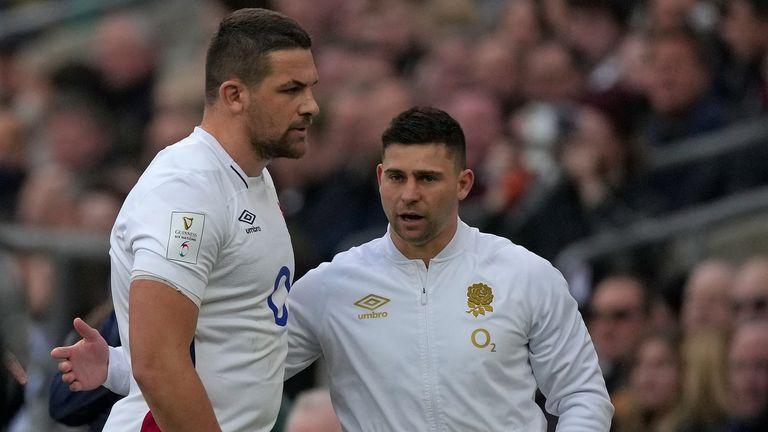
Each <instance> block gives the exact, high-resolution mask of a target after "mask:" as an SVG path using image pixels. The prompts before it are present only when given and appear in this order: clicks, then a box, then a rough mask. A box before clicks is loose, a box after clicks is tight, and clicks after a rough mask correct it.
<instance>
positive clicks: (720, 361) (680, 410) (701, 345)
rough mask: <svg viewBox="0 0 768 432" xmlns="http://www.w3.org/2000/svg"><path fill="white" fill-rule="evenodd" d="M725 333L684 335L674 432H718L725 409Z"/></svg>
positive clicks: (702, 332) (726, 401)
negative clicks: (681, 371)
mask: <svg viewBox="0 0 768 432" xmlns="http://www.w3.org/2000/svg"><path fill="white" fill-rule="evenodd" d="M726 339H727V333H725V332H723V331H721V330H716V329H711V330H702V331H699V332H696V333H688V334H686V335H685V336H684V339H683V344H682V346H681V348H680V350H681V353H682V358H683V376H682V391H681V394H680V398H679V401H678V404H677V405H678V407H677V409H676V411H677V412H676V414H675V424H676V426H675V431H677V432H721V430H722V429H721V427H722V425H723V421H724V420H725V417H726V411H727V407H728V400H727V394H728V392H727V390H726V388H727V387H726V372H725V371H726V359H725V354H726V351H727V348H726V345H727V340H726Z"/></svg>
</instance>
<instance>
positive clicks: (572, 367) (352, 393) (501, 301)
mask: <svg viewBox="0 0 768 432" xmlns="http://www.w3.org/2000/svg"><path fill="white" fill-rule="evenodd" d="M288 308H289V319H288V344H289V347H288V358H287V363H286V378H288V377H290V376H292V375H294V374H295V373H297V372H298V371H300V370H302V369H304V368H305V367H307V366H308V365H309V364H311V363H312V362H313V361H314V360H316V359H317V358H319V357H320V356H323V357H324V358H325V362H326V365H327V368H328V374H329V383H330V390H331V396H332V400H333V405H334V408H335V409H336V412H337V414H338V416H339V419H340V420H341V424H342V426H343V428H344V430H345V431H366V432H368V431H388V432H393V431H394V432H426V431H457V432H459V431H460V432H467V431H494V432H498V431H510V432H511V431H520V432H529V431H535V432H539V431H544V430H545V429H546V426H545V424H546V423H545V419H544V416H543V414H542V413H541V410H540V409H539V408H538V407H537V406H536V404H535V403H534V393H535V390H536V388H537V387H539V388H540V389H541V390H542V392H543V393H544V394H545V395H546V396H547V404H546V408H547V410H548V411H549V412H551V413H552V414H555V415H558V416H560V421H559V424H558V429H557V430H558V431H563V432H564V431H573V432H575V431H584V432H600V431H608V429H609V426H610V421H611V416H612V414H613V407H612V405H611V403H610V400H609V397H608V394H607V392H606V389H605V383H604V381H603V378H602V375H601V373H600V369H599V367H598V364H597V356H596V354H595V351H594V348H593V346H592V342H591V340H590V337H589V335H588V334H587V330H586V327H585V325H584V322H583V321H582V318H581V315H580V314H579V312H578V310H577V306H576V302H575V301H574V299H573V298H572V297H571V296H570V294H569V292H568V288H567V285H566V282H565V280H564V279H563V277H562V276H561V275H560V273H559V272H558V271H557V270H556V269H555V268H553V267H552V266H551V265H550V264H549V263H548V262H547V261H546V260H544V259H542V258H540V257H538V256H536V255H534V254H532V253H530V252H528V251H527V250H525V249H524V248H522V247H519V246H516V245H514V244H512V243H511V242H510V241H508V240H506V239H503V238H500V237H497V236H493V235H489V234H483V233H480V232H479V231H478V230H477V229H475V228H471V227H469V226H468V225H466V224H464V223H463V222H461V221H460V222H459V228H458V231H457V233H456V235H455V236H454V238H453V239H452V241H451V242H450V243H449V244H448V245H447V246H446V248H445V249H444V250H443V251H442V252H440V254H439V255H438V256H437V257H435V258H434V259H433V260H432V261H431V262H430V264H429V267H427V266H425V265H424V262H423V261H421V260H409V259H407V258H406V257H404V256H403V255H402V254H401V253H400V252H399V251H398V250H397V249H396V248H395V246H394V244H393V243H392V241H391V239H390V236H389V232H388V233H387V234H386V235H384V236H383V237H381V238H379V239H376V240H373V241H371V242H369V243H366V244H364V245H362V246H360V247H356V248H353V249H351V250H350V251H347V252H344V253H341V254H339V255H337V256H336V257H335V258H334V259H333V261H332V262H331V263H324V264H322V265H320V266H319V267H318V268H316V269H314V270H312V271H310V272H308V273H307V274H306V275H305V276H304V277H302V278H301V279H300V280H299V281H297V282H296V283H295V284H294V286H293V287H292V289H291V292H290V294H289V296H288Z"/></svg>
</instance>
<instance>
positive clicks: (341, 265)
mask: <svg viewBox="0 0 768 432" xmlns="http://www.w3.org/2000/svg"><path fill="white" fill-rule="evenodd" d="M381 242H382V239H381V238H379V239H375V240H371V241H369V242H368V243H365V244H362V245H360V246H355V247H353V248H351V249H349V250H346V251H344V252H340V253H338V254H336V255H335V256H334V257H333V259H332V260H331V261H330V262H324V263H322V264H320V265H318V266H317V267H315V268H313V269H312V270H310V271H308V272H307V273H306V274H305V275H304V276H302V277H301V278H299V279H298V280H297V281H296V283H295V284H294V288H295V289H297V292H301V291H303V290H306V289H307V287H309V286H311V287H312V288H311V290H312V291H314V292H319V291H320V290H322V289H323V288H320V287H325V286H329V283H328V282H329V281H336V282H338V281H344V280H349V279H355V280H359V279H360V277H361V273H366V272H377V271H379V270H378V267H379V266H378V265H377V263H381V262H382V260H383V259H384V257H383V256H382V254H381V252H380V250H381V247H382V245H381ZM336 282H334V284H336Z"/></svg>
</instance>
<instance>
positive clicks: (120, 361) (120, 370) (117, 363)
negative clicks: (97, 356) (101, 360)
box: [102, 346, 131, 396]
mask: <svg viewBox="0 0 768 432" xmlns="http://www.w3.org/2000/svg"><path fill="white" fill-rule="evenodd" d="M102 385H103V386H104V387H106V388H107V389H108V390H110V391H111V392H113V393H117V394H119V395H123V396H124V395H127V394H128V391H129V389H130V386H131V365H130V362H129V361H128V353H126V352H125V350H124V349H123V347H121V346H119V347H109V367H108V368H107V379H106V381H104V384H102Z"/></svg>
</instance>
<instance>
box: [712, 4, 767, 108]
mask: <svg viewBox="0 0 768 432" xmlns="http://www.w3.org/2000/svg"><path fill="white" fill-rule="evenodd" d="M719 30H720V35H721V37H722V39H723V40H724V41H725V43H726V44H727V46H728V48H729V51H728V52H729V53H730V55H731V62H730V64H729V67H728V69H726V71H725V74H726V77H725V78H726V83H727V84H728V88H727V90H728V93H727V96H728V97H729V99H730V102H731V104H732V108H733V111H734V114H735V115H736V116H738V117H743V116H749V115H756V114H760V113H763V112H765V111H766V109H768V81H767V80H766V74H765V72H766V69H765V68H766V61H768V1H766V0H731V1H728V2H725V3H724V5H723V15H722V21H721V25H720V28H719Z"/></svg>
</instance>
